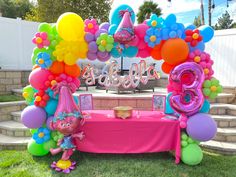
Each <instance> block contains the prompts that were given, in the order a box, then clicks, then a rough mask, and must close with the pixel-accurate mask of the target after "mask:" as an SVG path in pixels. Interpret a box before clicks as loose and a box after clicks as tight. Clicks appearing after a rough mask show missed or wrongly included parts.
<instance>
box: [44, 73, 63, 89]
mask: <svg viewBox="0 0 236 177" xmlns="http://www.w3.org/2000/svg"><path fill="white" fill-rule="evenodd" d="M59 82H61V78H60V77H59V76H54V75H50V76H48V80H47V81H46V82H45V83H44V84H45V85H46V86H47V87H48V88H52V87H53V86H55V85H56V84H57V83H59Z"/></svg>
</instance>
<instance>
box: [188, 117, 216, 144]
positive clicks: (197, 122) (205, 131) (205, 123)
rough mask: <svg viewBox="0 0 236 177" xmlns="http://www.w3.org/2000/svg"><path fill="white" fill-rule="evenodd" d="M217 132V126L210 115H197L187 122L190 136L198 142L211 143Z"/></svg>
mask: <svg viewBox="0 0 236 177" xmlns="http://www.w3.org/2000/svg"><path fill="white" fill-rule="evenodd" d="M216 132H217V125H216V122H215V121H214V119H212V118H211V116H210V115H208V114H204V113H197V114H195V115H193V116H191V117H189V119H188V121H187V133H188V135H189V136H190V137H191V138H193V139H195V140H198V141H209V140H211V139H212V138H213V137H214V136H215V135H216Z"/></svg>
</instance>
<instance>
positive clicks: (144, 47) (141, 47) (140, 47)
mask: <svg viewBox="0 0 236 177" xmlns="http://www.w3.org/2000/svg"><path fill="white" fill-rule="evenodd" d="M137 47H138V49H146V47H147V43H146V42H144V40H139V43H138V45H137Z"/></svg>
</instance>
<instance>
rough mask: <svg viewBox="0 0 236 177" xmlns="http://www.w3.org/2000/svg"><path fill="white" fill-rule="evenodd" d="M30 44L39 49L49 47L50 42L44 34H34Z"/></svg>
mask: <svg viewBox="0 0 236 177" xmlns="http://www.w3.org/2000/svg"><path fill="white" fill-rule="evenodd" d="M32 42H33V43H34V44H36V45H37V47H38V48H40V49H41V48H44V47H47V46H49V45H50V41H49V40H48V35H47V33H46V32H41V33H36V34H35V37H34V38H33V40H32Z"/></svg>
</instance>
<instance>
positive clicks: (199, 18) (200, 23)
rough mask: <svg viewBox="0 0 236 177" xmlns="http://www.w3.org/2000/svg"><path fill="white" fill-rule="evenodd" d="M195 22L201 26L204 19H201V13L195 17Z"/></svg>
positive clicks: (197, 25)
mask: <svg viewBox="0 0 236 177" xmlns="http://www.w3.org/2000/svg"><path fill="white" fill-rule="evenodd" d="M193 24H194V25H195V26H196V27H199V26H201V25H202V21H201V17H200V15H199V16H198V17H195V18H194V21H193Z"/></svg>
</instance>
